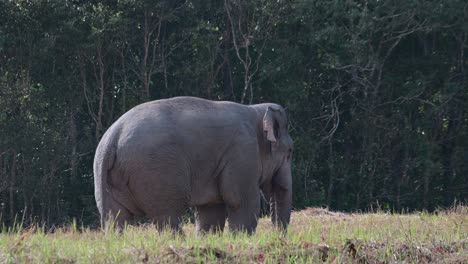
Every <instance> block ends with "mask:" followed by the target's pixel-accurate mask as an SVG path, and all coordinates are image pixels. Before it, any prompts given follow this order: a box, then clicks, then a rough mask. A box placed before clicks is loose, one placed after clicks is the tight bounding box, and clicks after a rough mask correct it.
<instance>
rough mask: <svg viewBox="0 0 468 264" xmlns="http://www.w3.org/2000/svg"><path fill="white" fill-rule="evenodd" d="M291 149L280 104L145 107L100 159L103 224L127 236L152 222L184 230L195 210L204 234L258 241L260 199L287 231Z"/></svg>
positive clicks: (117, 128) (195, 102)
mask: <svg viewBox="0 0 468 264" xmlns="http://www.w3.org/2000/svg"><path fill="white" fill-rule="evenodd" d="M292 151H293V141H292V139H291V137H290V136H289V134H288V120H287V116H286V113H285V110H284V109H283V108H282V107H281V106H279V105H277V104H272V103H265V104H257V105H249V106H247V105H242V104H237V103H233V102H227V101H224V102H220V101H209V100H205V99H200V98H195V97H175V98H171V99H163V100H156V101H151V102H147V103H143V104H140V105H138V106H136V107H134V108H132V109H131V110H129V111H128V112H127V113H125V114H124V115H122V116H121V117H120V118H119V119H118V120H117V121H116V122H115V123H114V124H113V125H112V126H111V127H110V128H109V129H108V130H107V131H106V133H105V134H104V135H103V137H102V139H101V141H100V142H99V145H98V147H97V150H96V155H95V157H94V177H95V178H94V184H95V198H96V203H97V207H98V210H99V213H100V215H101V219H103V220H104V221H106V220H107V219H108V218H109V217H113V218H115V221H116V224H117V225H118V226H120V227H121V226H122V224H123V223H124V222H126V221H127V220H130V219H131V218H132V217H133V216H146V217H148V218H149V219H151V220H152V221H153V222H154V223H155V224H157V226H158V227H162V226H165V225H169V226H170V227H171V228H172V229H173V230H174V231H177V230H179V223H180V221H181V217H182V216H183V215H184V214H185V212H186V210H187V208H189V207H194V208H195V210H196V228H197V232H204V231H209V230H216V231H222V230H223V228H224V225H225V221H226V219H228V226H229V229H230V230H232V231H240V230H242V231H245V232H247V233H249V234H250V233H252V232H253V231H255V229H256V226H257V218H258V216H259V212H260V202H261V200H260V198H261V192H263V194H264V196H265V197H266V198H267V199H268V200H269V201H270V206H271V212H272V222H273V223H274V224H275V225H276V226H279V227H281V228H283V229H285V228H286V227H287V225H288V224H289V219H290V215H291V202H292V176H291V159H292Z"/></svg>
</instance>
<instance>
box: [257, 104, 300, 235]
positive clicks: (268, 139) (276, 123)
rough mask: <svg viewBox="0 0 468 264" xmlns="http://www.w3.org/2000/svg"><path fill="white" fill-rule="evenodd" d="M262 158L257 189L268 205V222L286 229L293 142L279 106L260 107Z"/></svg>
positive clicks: (290, 201) (286, 120)
mask: <svg viewBox="0 0 468 264" xmlns="http://www.w3.org/2000/svg"><path fill="white" fill-rule="evenodd" d="M259 106H261V109H262V114H260V116H259V117H260V118H261V119H262V122H261V123H262V124H261V127H262V129H261V130H262V131H261V133H259V134H262V135H261V137H262V139H261V140H259V141H260V142H261V143H260V144H261V146H260V149H261V155H262V162H263V164H262V165H263V173H262V174H263V175H262V180H261V185H260V188H261V189H262V192H263V194H264V195H265V197H266V199H268V200H269V202H270V209H271V220H272V222H273V224H275V225H276V226H278V227H280V228H282V229H286V228H287V226H288V224H289V219H290V216H291V209H292V175H291V162H292V152H293V141H292V139H291V137H290V136H289V133H288V117H287V114H286V111H285V110H284V109H283V108H282V107H281V106H279V105H275V104H262V105H259Z"/></svg>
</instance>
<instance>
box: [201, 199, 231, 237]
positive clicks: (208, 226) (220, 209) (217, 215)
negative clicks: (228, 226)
mask: <svg viewBox="0 0 468 264" xmlns="http://www.w3.org/2000/svg"><path fill="white" fill-rule="evenodd" d="M196 209H197V212H196V220H195V221H196V227H197V233H203V232H209V231H213V232H223V230H224V225H225V223H226V217H227V213H226V206H225V205H224V204H217V205H202V206H197V208H196Z"/></svg>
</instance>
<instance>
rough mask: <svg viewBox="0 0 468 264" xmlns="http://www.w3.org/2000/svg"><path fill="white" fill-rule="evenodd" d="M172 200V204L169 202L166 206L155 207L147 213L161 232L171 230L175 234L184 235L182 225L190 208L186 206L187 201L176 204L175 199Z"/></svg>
mask: <svg viewBox="0 0 468 264" xmlns="http://www.w3.org/2000/svg"><path fill="white" fill-rule="evenodd" d="M171 200H172V201H171V202H172V203H171V202H169V201H168V202H167V203H166V204H159V206H154V207H153V208H151V210H149V211H148V212H147V215H148V217H149V218H150V219H151V220H152V222H153V223H154V224H155V225H156V227H157V228H158V230H159V231H163V230H165V229H168V228H169V229H171V230H172V231H173V232H175V233H180V234H182V233H183V232H182V230H181V228H180V224H181V222H182V217H183V216H184V214H185V212H186V210H187V208H188V207H187V206H185V204H186V203H185V201H176V202H174V199H171Z"/></svg>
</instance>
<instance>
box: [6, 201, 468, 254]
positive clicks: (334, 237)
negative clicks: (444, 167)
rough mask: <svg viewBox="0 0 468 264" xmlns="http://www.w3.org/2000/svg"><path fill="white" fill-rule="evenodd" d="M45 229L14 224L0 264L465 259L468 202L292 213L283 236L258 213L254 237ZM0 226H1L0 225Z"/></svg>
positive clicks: (147, 228)
mask: <svg viewBox="0 0 468 264" xmlns="http://www.w3.org/2000/svg"><path fill="white" fill-rule="evenodd" d="M79 229H80V228H77V226H76V223H72V224H70V225H69V226H68V227H67V228H61V229H56V230H54V232H44V230H43V229H42V228H40V227H29V228H24V227H22V226H21V225H18V226H17V227H16V228H13V229H10V230H9V231H4V233H3V234H1V236H0V262H1V263H25V262H27V263H136V262H143V263H144V262H148V263H210V262H211V263H320V262H322V261H324V262H325V263H382V262H384V263H403V262H404V263H428V262H432V263H468V207H462V206H459V207H456V208H453V209H451V210H447V211H440V212H437V213H434V214H429V213H415V214H404V215H402V214H390V213H385V212H379V213H372V214H343V213H334V212H329V211H327V210H324V209H318V208H310V209H307V210H303V211H298V212H294V213H293V216H292V220H291V225H290V227H289V231H288V233H287V235H285V236H282V235H281V234H280V233H279V232H277V231H276V230H275V229H274V228H272V226H271V223H270V221H269V220H268V219H261V220H260V222H259V226H258V228H257V232H256V233H255V234H254V235H252V236H247V235H245V234H239V235H233V234H231V233H229V232H227V231H225V232H224V233H223V234H218V235H216V234H209V235H204V236H197V235H195V233H194V226H193V225H190V224H186V225H184V227H183V229H184V233H185V236H180V235H173V234H172V233H171V232H162V233H158V232H157V231H156V229H155V228H154V226H152V225H144V226H128V227H126V229H125V230H124V231H123V233H122V234H119V233H116V232H113V231H111V230H107V231H98V230H90V229H86V228H85V229H83V230H81V231H78V230H79ZM4 230H5V229H4Z"/></svg>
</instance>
